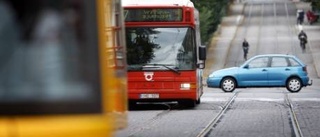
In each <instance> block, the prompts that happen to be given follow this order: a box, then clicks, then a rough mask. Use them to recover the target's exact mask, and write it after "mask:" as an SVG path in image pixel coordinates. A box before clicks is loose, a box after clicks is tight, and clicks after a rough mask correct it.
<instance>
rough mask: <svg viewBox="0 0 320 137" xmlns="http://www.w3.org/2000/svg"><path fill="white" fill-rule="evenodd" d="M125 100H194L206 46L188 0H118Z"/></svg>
mask: <svg viewBox="0 0 320 137" xmlns="http://www.w3.org/2000/svg"><path fill="white" fill-rule="evenodd" d="M123 6H124V18H125V19H124V20H125V27H126V29H125V35H126V44H127V63H128V99H129V103H130V104H129V105H135V104H136V103H137V102H166V101H177V102H178V103H179V104H183V105H185V106H188V107H194V106H195V105H196V104H199V103H200V97H201V95H202V93H203V85H202V73H203V68H204V66H205V64H204V62H205V59H206V48H205V46H202V45H201V40H200V28H199V13H198V11H197V10H196V9H195V7H194V5H193V3H192V2H191V1H189V0H170V1H163V0H139V1H136V0H124V1H123Z"/></svg>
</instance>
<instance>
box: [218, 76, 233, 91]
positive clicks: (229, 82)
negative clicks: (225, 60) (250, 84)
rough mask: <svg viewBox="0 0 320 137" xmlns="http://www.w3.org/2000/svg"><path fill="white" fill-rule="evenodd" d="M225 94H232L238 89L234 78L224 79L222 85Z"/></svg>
mask: <svg viewBox="0 0 320 137" xmlns="http://www.w3.org/2000/svg"><path fill="white" fill-rule="evenodd" d="M220 87H221V89H222V90H223V91H224V92H232V91H234V90H235V89H236V81H235V80H234V79H233V78H230V77H227V78H223V79H222V81H221V85H220Z"/></svg>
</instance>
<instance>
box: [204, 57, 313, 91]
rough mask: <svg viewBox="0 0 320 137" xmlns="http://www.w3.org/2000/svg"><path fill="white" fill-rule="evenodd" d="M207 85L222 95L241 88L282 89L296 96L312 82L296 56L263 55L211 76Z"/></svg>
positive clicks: (303, 65)
mask: <svg viewBox="0 0 320 137" xmlns="http://www.w3.org/2000/svg"><path fill="white" fill-rule="evenodd" d="M207 85H208V87H212V88H214V87H215V88H221V89H222V90H223V91H225V92H232V91H234V90H235V89H236V88H245V87H286V88H287V90H288V91H290V92H299V91H300V90H301V88H302V87H305V86H309V85H312V80H309V77H308V72H307V65H305V64H304V63H303V62H302V61H301V60H300V59H298V58H297V57H296V56H293V55H285V54H266V55H257V56H254V57H252V58H251V59H249V60H247V61H246V62H244V64H242V65H241V66H240V67H232V68H225V69H221V70H217V71H214V72H212V73H211V74H210V75H209V76H208V79H207Z"/></svg>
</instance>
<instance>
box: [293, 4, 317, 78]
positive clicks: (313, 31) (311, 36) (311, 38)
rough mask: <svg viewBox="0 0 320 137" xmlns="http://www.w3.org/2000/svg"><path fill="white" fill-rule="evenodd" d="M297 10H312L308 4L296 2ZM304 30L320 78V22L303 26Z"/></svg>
mask: <svg viewBox="0 0 320 137" xmlns="http://www.w3.org/2000/svg"><path fill="white" fill-rule="evenodd" d="M294 3H295V5H296V7H297V9H304V11H308V10H310V9H311V6H310V3H306V2H300V1H297V2H294ZM303 30H304V31H305V32H306V33H307V35H308V45H307V46H308V47H309V48H310V52H311V53H310V54H311V56H312V58H313V62H314V67H315V69H316V72H317V77H318V78H320V39H319V36H320V20H318V22H316V23H314V24H312V25H309V24H307V23H306V20H305V24H304V25H303Z"/></svg>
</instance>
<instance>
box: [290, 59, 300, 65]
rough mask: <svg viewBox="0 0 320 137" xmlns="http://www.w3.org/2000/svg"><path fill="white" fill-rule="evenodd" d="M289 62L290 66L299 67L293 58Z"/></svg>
mask: <svg viewBox="0 0 320 137" xmlns="http://www.w3.org/2000/svg"><path fill="white" fill-rule="evenodd" d="M289 62H290V65H291V66H300V64H299V62H297V61H296V60H294V59H293V58H289Z"/></svg>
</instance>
